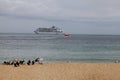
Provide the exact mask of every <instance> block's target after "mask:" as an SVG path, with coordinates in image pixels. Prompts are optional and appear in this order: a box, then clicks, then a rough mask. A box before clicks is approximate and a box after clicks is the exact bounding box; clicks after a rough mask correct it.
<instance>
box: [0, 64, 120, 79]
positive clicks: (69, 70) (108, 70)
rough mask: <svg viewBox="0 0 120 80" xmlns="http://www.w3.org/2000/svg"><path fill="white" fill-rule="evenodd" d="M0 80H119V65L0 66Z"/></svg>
mask: <svg viewBox="0 0 120 80" xmlns="http://www.w3.org/2000/svg"><path fill="white" fill-rule="evenodd" d="M0 80H120V64H119V63H72V62H71V63H66V62H56V63H45V64H43V65H40V64H35V65H30V66H28V65H21V66H20V67H14V66H12V65H3V64H1V65H0Z"/></svg>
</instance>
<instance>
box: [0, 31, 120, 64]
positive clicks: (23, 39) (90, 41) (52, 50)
mask: <svg viewBox="0 0 120 80" xmlns="http://www.w3.org/2000/svg"><path fill="white" fill-rule="evenodd" d="M37 57H43V58H44V59H45V60H46V61H75V62H77V61H86V62H111V61H115V60H119V59H120V36H119V35H79V34H71V36H69V37H64V36H63V35H36V34H26V33H19V34H18V33H14V34H13V33H10V34H9V33H4V34H0V62H3V61H4V60H12V59H14V58H20V59H26V60H28V59H34V58H37Z"/></svg>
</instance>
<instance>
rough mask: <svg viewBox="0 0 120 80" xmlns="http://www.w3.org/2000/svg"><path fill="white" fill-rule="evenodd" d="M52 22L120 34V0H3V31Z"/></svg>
mask: <svg viewBox="0 0 120 80" xmlns="http://www.w3.org/2000/svg"><path fill="white" fill-rule="evenodd" d="M52 25H55V26H57V27H60V28H62V30H63V31H64V32H66V33H74V34H119V35H120V0H0V33H2V32H4V33H6V32H7V33H8V32H18V33H24V32H25V33H33V31H34V30H35V29H36V28H38V27H51V26H52Z"/></svg>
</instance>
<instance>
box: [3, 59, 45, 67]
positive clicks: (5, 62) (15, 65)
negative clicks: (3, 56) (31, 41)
mask: <svg viewBox="0 0 120 80" xmlns="http://www.w3.org/2000/svg"><path fill="white" fill-rule="evenodd" d="M35 63H39V64H43V58H36V59H34V60H28V61H27V62H26V61H25V60H24V59H23V60H19V59H17V58H16V59H14V60H11V61H4V62H3V64H5V65H14V67H19V66H20V65H24V64H27V65H34V64H35Z"/></svg>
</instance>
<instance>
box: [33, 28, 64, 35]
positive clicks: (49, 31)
mask: <svg viewBox="0 0 120 80" xmlns="http://www.w3.org/2000/svg"><path fill="white" fill-rule="evenodd" d="M34 32H35V34H61V33H62V32H63V31H62V30H61V29H60V28H58V27H55V26H52V27H50V28H37V29H36V30H35V31H34Z"/></svg>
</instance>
